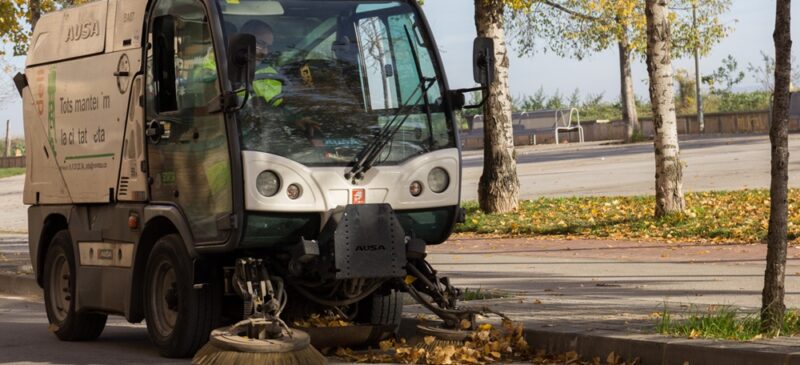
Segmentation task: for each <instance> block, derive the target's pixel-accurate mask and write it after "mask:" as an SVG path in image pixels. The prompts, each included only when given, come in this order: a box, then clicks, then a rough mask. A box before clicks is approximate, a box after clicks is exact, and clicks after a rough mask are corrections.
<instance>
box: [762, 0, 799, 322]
mask: <svg viewBox="0 0 800 365" xmlns="http://www.w3.org/2000/svg"><path fill="white" fill-rule="evenodd" d="M790 9H791V1H790V0H778V1H777V5H776V16H775V32H774V33H772V39H773V41H774V42H775V92H774V94H773V96H772V125H771V126H770V129H769V139H770V142H771V144H772V180H771V183H770V189H769V193H770V212H769V229H768V233H767V269H766V271H765V272H764V291H763V292H762V295H761V330H762V332H764V333H765V334H770V335H777V334H778V333H779V332H780V329H781V324H782V323H783V315H784V313H785V311H786V306H785V305H784V302H783V297H784V292H785V289H784V279H785V274H786V245H787V232H788V226H787V215H788V202H787V200H788V197H787V194H788V191H787V190H788V180H789V171H788V163H789V141H788V133H789V128H788V126H789V100H790V95H789V92H790V89H789V88H790V84H791V78H792V64H791V53H792V38H791V34H790V32H789V26H790V24H791V23H790V20H791V16H790V12H789V10H790Z"/></svg>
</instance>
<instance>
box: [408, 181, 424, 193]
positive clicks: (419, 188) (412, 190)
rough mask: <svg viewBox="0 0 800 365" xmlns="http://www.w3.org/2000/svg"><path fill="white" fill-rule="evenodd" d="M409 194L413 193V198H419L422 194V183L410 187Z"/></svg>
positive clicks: (412, 184) (414, 183) (413, 183)
mask: <svg viewBox="0 0 800 365" xmlns="http://www.w3.org/2000/svg"><path fill="white" fill-rule="evenodd" d="M408 192H409V193H411V196H419V195H420V194H422V183H421V182H419V181H414V182H412V183H411V185H409V186H408Z"/></svg>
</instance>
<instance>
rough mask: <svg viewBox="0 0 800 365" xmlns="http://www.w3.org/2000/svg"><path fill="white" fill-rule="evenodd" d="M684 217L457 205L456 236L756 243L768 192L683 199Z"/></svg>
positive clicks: (645, 201) (596, 200) (792, 219)
mask: <svg viewBox="0 0 800 365" xmlns="http://www.w3.org/2000/svg"><path fill="white" fill-rule="evenodd" d="M685 197H686V203H687V204H686V206H687V209H686V211H685V212H684V213H681V214H674V215H670V216H667V217H663V218H659V219H656V218H655V217H654V215H655V212H654V210H655V198H654V197H652V196H633V197H570V198H539V199H534V200H526V201H522V202H521V203H520V207H519V209H518V210H517V211H515V212H512V213H505V214H486V213H484V212H482V211H481V210H480V209H479V207H478V204H477V203H475V202H465V203H464V204H463V206H464V208H466V211H467V217H466V222H465V223H462V224H459V225H458V226H457V227H456V232H460V233H472V234H488V235H500V236H507V237H536V236H554V237H558V238H570V237H573V238H595V239H642V240H648V239H651V240H658V241H668V242H672V241H674V242H726V243H759V242H762V240H764V238H765V237H766V236H767V223H768V217H769V191H768V190H740V191H719V192H699V193H688V194H686V195H685ZM797 201H800V189H790V191H789V203H790V205H789V240H791V241H793V243H798V242H797V240H798V237H800V209H798V207H799V206H798V204H796V202H797Z"/></svg>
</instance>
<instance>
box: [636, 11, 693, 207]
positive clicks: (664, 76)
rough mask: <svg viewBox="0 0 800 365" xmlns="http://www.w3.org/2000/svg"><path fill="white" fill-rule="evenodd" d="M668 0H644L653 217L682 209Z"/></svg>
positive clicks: (681, 176)
mask: <svg viewBox="0 0 800 365" xmlns="http://www.w3.org/2000/svg"><path fill="white" fill-rule="evenodd" d="M667 3H668V0H647V8H646V9H645V13H646V15H647V73H648V75H649V76H650V103H651V104H652V107H653V128H654V130H655V142H654V145H655V157H656V217H662V216H665V215H667V214H671V213H677V212H682V211H683V209H684V206H685V204H686V203H685V201H684V200H683V186H682V185H683V182H682V180H683V163H682V162H681V159H680V148H679V147H678V123H677V120H676V118H675V91H674V88H673V73H672V57H671V56H670V47H671V45H672V44H671V43H672V37H671V35H670V26H669V20H668V18H667V16H668V13H669V10H668V8H667Z"/></svg>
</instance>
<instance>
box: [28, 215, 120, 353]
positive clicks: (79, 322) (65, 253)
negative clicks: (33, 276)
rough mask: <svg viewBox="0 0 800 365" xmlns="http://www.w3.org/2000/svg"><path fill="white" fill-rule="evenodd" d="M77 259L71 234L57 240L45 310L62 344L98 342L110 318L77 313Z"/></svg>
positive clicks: (49, 262) (47, 264) (50, 255)
mask: <svg viewBox="0 0 800 365" xmlns="http://www.w3.org/2000/svg"><path fill="white" fill-rule="evenodd" d="M75 273H76V270H75V255H73V253H72V238H71V237H70V235H69V232H68V231H67V230H62V231H60V232H58V233H56V235H55V236H54V237H53V240H52V241H51V243H50V248H49V249H48V250H47V256H46V257H45V261H44V278H43V279H44V306H45V310H46V311H47V319H48V320H49V322H50V328H51V330H52V331H53V332H54V333H55V335H56V336H57V337H58V338H59V339H60V340H62V341H87V340H94V339H96V338H97V337H99V336H100V334H101V333H103V329H104V328H105V326H106V319H107V317H108V316H107V315H105V314H99V313H79V312H76V311H75V280H76V274H75Z"/></svg>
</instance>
